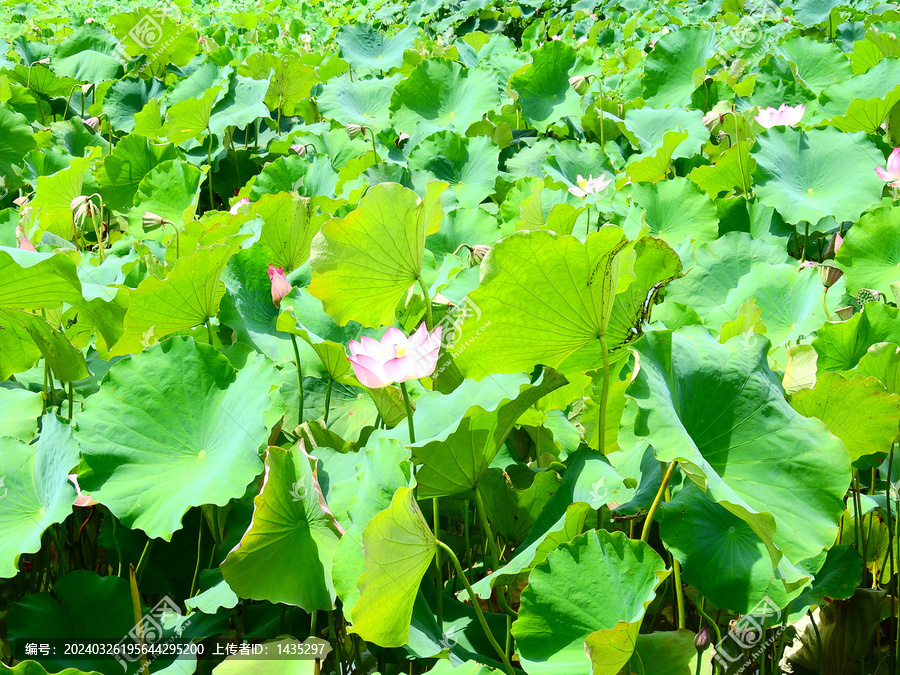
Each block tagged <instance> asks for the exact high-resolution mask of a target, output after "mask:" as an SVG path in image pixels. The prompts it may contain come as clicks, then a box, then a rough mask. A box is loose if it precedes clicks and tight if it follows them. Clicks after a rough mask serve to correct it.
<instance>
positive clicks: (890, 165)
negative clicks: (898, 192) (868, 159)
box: [875, 148, 900, 188]
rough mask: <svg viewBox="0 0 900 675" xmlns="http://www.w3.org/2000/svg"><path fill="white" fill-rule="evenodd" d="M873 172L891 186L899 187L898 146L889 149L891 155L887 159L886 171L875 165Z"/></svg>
mask: <svg viewBox="0 0 900 675" xmlns="http://www.w3.org/2000/svg"><path fill="white" fill-rule="evenodd" d="M875 173H877V174H878V177H879V178H880V179H881V180H883V181H884V182H885V183H887V184H888V185H890V186H891V187H892V188H900V148H894V149H893V150H892V151H891V156H890V157H888V161H887V171H885V170H884V169H882V168H881V167H880V166H876V167H875Z"/></svg>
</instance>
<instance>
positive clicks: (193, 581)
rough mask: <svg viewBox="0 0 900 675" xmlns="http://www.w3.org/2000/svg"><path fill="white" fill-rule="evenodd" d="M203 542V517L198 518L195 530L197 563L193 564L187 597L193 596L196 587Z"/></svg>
mask: <svg viewBox="0 0 900 675" xmlns="http://www.w3.org/2000/svg"><path fill="white" fill-rule="evenodd" d="M202 543H203V519H202V518H201V519H200V527H199V529H198V530H197V563H196V564H195V565H194V577H193V579H191V591H190V593H188V597H189V598H193V597H194V589H196V588H197V578H198V577H199V576H200V551H201V544H202Z"/></svg>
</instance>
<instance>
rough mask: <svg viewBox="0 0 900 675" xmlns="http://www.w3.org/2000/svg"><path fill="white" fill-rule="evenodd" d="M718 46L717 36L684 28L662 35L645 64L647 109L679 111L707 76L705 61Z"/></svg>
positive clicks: (700, 29) (697, 27)
mask: <svg viewBox="0 0 900 675" xmlns="http://www.w3.org/2000/svg"><path fill="white" fill-rule="evenodd" d="M717 45H718V41H717V39H716V32H715V31H714V30H711V29H708V28H701V27H700V26H685V27H683V28H679V29H678V30H676V31H674V32H672V33H669V34H668V35H663V36H662V37H660V38H659V39H658V40H657V41H656V44H655V45H653V50H652V51H651V52H650V54H649V55H648V56H647V61H646V62H645V63H644V77H643V81H642V82H643V93H644V100H645V101H646V102H647V104H648V105H650V106H653V107H656V108H666V107H670V106H671V107H674V108H681V107H682V106H684V105H685V104H686V103H687V102H688V101H690V100H691V94H692V93H694V89H696V88H697V87H698V86H699V85H700V83H701V82H702V81H703V78H704V77H705V75H706V60H707V59H708V58H710V57H711V56H712V55H713V54H714V53H715V48H716V46H717Z"/></svg>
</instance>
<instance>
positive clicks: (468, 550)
mask: <svg viewBox="0 0 900 675" xmlns="http://www.w3.org/2000/svg"><path fill="white" fill-rule="evenodd" d="M463 541H464V542H465V544H466V554H467V555H468V556H469V567H472V559H471V555H472V546H471V544H470V543H469V500H468V499H464V500H463Z"/></svg>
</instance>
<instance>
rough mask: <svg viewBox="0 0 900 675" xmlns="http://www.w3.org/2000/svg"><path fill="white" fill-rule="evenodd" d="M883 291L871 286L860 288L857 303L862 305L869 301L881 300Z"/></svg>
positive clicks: (857, 293)
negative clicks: (880, 291)
mask: <svg viewBox="0 0 900 675" xmlns="http://www.w3.org/2000/svg"><path fill="white" fill-rule="evenodd" d="M880 301H881V293H879V292H878V291H876V290H873V289H871V288H860V289H859V290H858V291H857V292H856V304H857V305H859V306H860V307H862V306H863V305H865V304H866V303H869V302H880Z"/></svg>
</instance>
